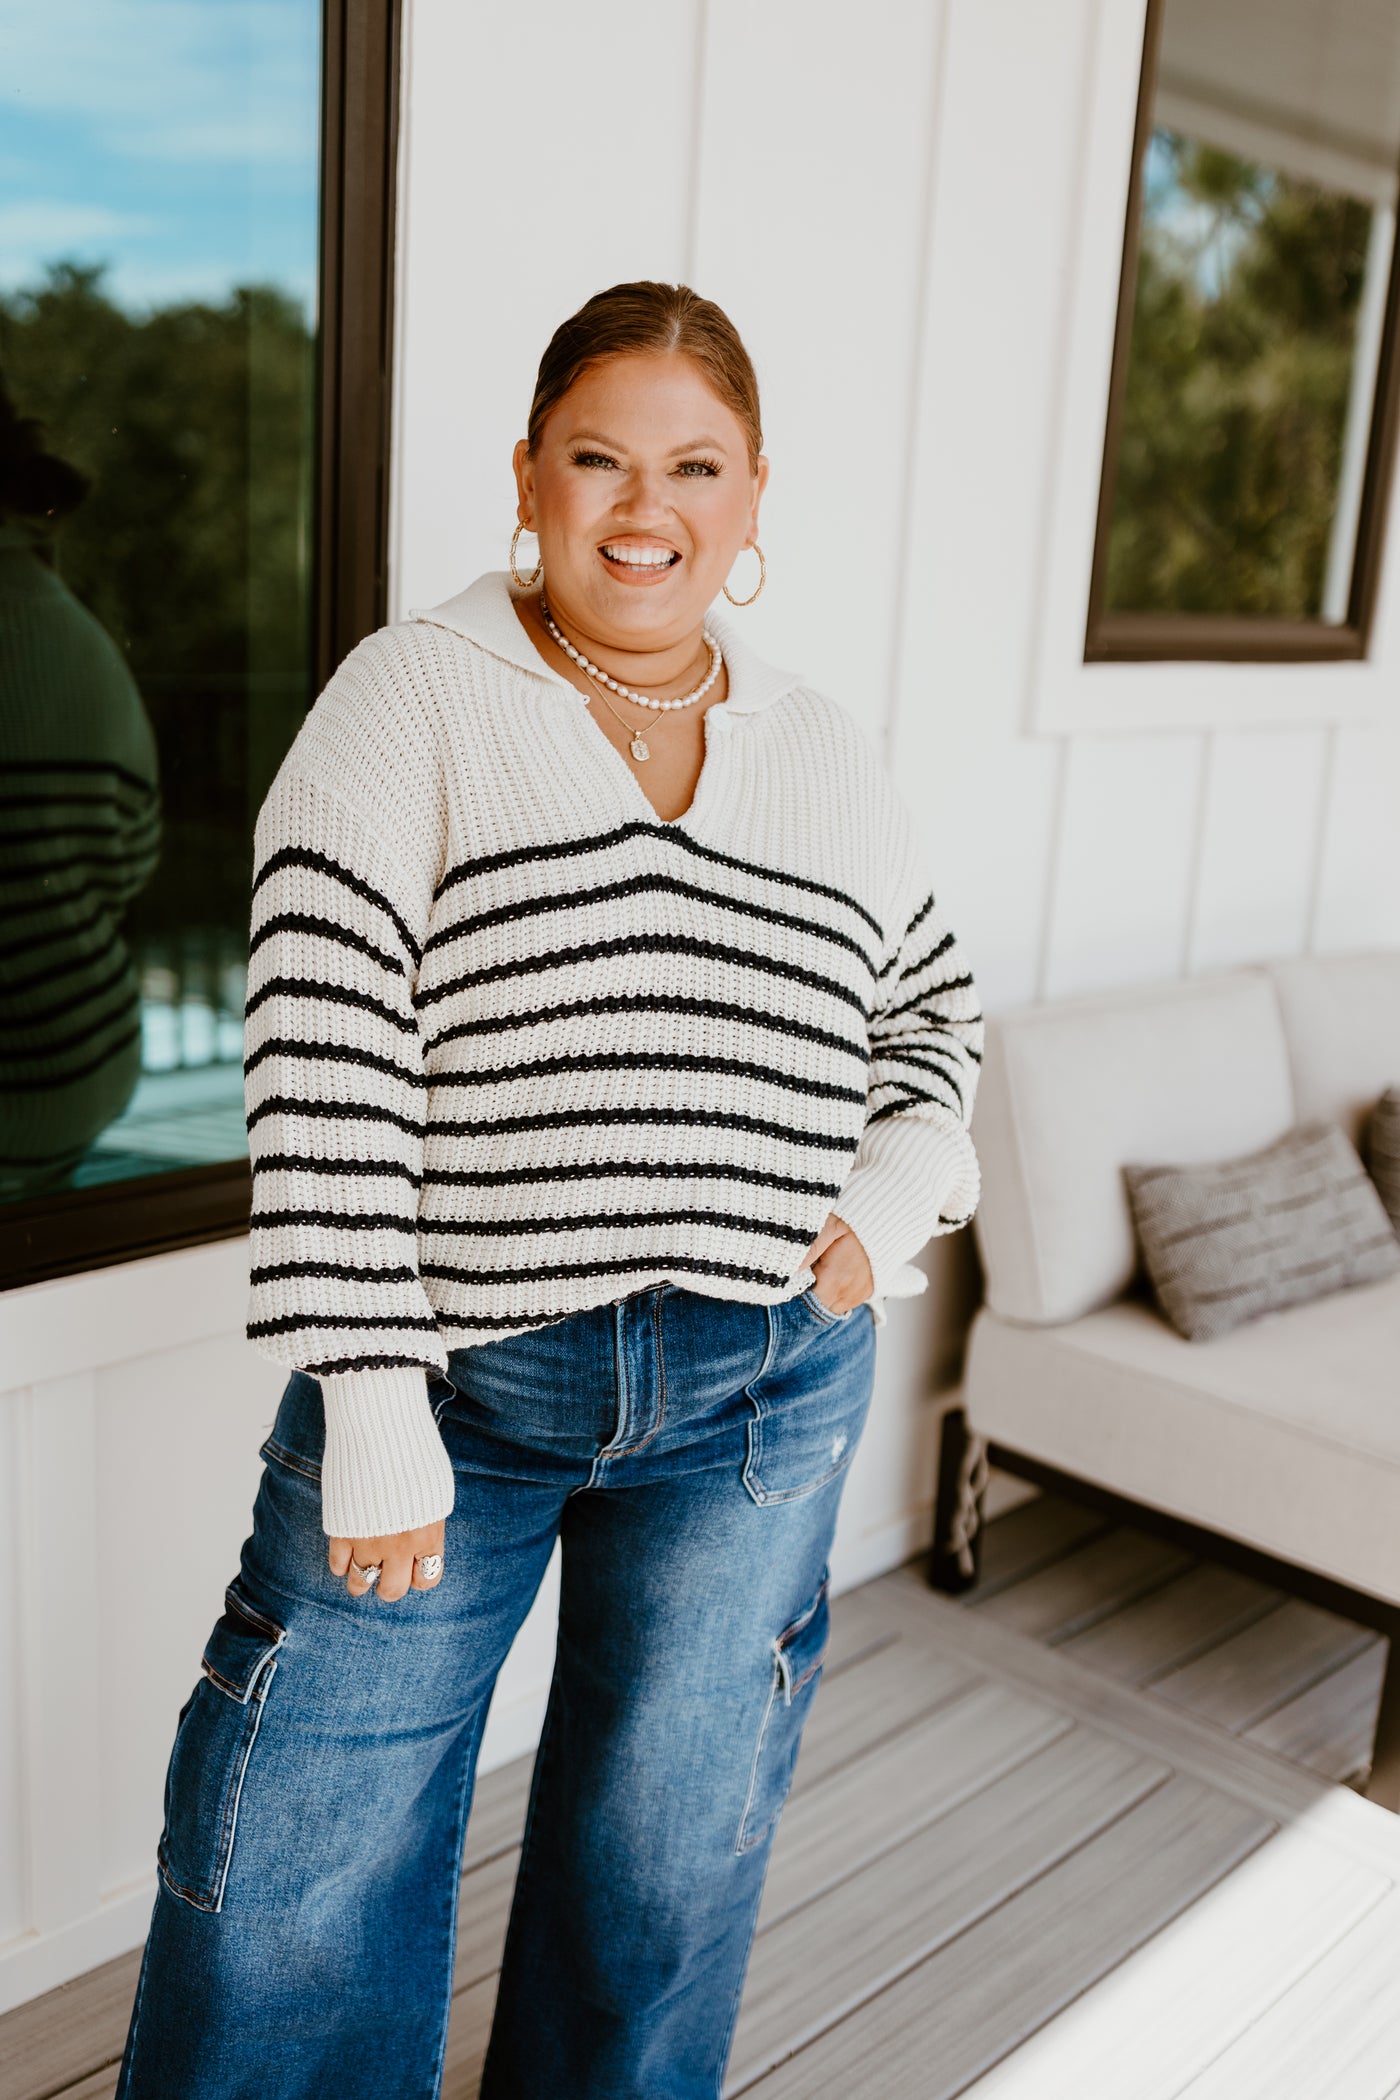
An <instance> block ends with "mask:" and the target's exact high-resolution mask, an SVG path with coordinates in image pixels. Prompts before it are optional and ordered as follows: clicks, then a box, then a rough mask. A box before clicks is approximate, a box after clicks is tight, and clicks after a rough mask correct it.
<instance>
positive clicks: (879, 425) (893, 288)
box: [695, 0, 943, 741]
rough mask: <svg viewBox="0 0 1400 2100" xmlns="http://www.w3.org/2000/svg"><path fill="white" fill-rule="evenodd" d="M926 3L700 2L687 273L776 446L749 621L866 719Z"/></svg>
mask: <svg viewBox="0 0 1400 2100" xmlns="http://www.w3.org/2000/svg"><path fill="white" fill-rule="evenodd" d="M942 17H943V7H942V5H941V4H933V5H926V6H921V7H917V8H911V7H909V6H907V5H905V4H904V0H874V4H872V5H869V6H866V7H864V8H862V9H861V10H860V12H859V13H858V14H853V13H852V12H851V10H850V8H849V7H848V6H845V5H843V4H841V0H769V4H767V5H765V6H764V7H761V8H755V7H753V6H751V5H748V4H746V0H709V6H708V9H707V25H708V44H707V50H706V57H705V89H706V91H705V106H704V114H703V125H702V136H701V146H700V169H701V190H700V195H699V198H698V199H697V203H696V246H695V277H696V284H697V287H698V288H699V289H700V290H702V291H704V292H706V293H708V294H709V295H710V296H711V297H713V298H715V299H717V300H718V301H719V302H720V304H721V305H722V306H723V307H724V308H725V309H726V311H727V312H728V313H729V314H730V315H731V316H732V318H733V319H734V321H735V323H736V325H737V326H738V327H739V329H740V330H741V332H742V334H743V336H744V338H745V341H746V342H747V344H748V346H749V349H750V352H751V353H752V355H753V358H754V362H755V365H756V366H757V369H758V376H759V385H760V387H761V389H762V390H763V409H764V449H765V451H766V453H767V454H768V457H769V458H770V460H771V461H772V479H771V482H770V485H769V492H768V495H767V497H766V498H765V502H764V529H763V543H764V552H765V555H766V556H767V558H768V569H769V582H768V586H767V589H766V591H765V594H764V597H763V598H762V599H761V600H760V602H759V603H758V604H757V605H756V606H754V608H753V609H752V612H750V613H747V614H745V615H744V616H743V618H744V622H745V629H746V632H748V633H749V634H750V635H751V636H752V638H753V641H754V643H755V645H756V646H757V647H758V648H760V649H762V650H764V651H765V652H766V653H768V654H770V655H771V656H773V657H774V658H775V659H776V660H777V661H778V662H779V663H785V664H790V665H792V667H793V668H794V669H798V670H801V671H804V672H806V673H807V674H808V675H809V676H810V677H811V678H812V679H813V681H814V682H815V683H816V684H818V685H820V686H822V687H824V688H825V689H826V690H827V691H829V692H831V693H832V694H833V695H834V696H835V697H836V698H837V699H838V700H840V701H841V702H842V704H843V705H844V706H846V707H847V708H849V709H850V710H851V712H852V713H853V714H855V715H856V716H857V717H858V718H859V719H860V720H861V721H862V723H863V724H864V726H865V727H866V729H867V730H868V732H869V733H870V734H871V736H872V737H874V738H875V739H876V740H877V741H878V740H879V738H880V735H881V731H882V728H883V724H884V721H885V717H886V713H887V710H888V706H889V690H888V686H889V673H890V664H891V654H892V649H893V644H894V632H893V621H894V612H895V606H896V603H897V599H898V592H899V578H900V565H901V560H902V556H903V549H902V547H901V544H900V540H901V532H900V526H901V520H902V517H903V514H904V508H905V490H906V486H907V478H908V475H909V473H910V471H911V466H912V461H911V455H910V445H909V408H910V400H911V395H912V389H913V383H914V358H915V354H916V339H917V334H918V325H919V317H920V311H921V302H922V286H923V268H924V255H923V252H922V248H923V244H924V240H925V227H926V211H925V199H926V194H927V185H928V179H929V163H930V154H931V151H932V145H933V138H934V128H933V124H932V115H933V110H934V107H935V102H936V96H937V88H938V79H937V59H938V53H939V45H940V36H939V31H940V27H941V23H942ZM750 568H751V563H750V562H749V561H747V560H746V561H744V562H742V563H741V564H740V565H739V568H738V571H737V575H738V577H739V578H740V579H745V578H747V577H748V575H749V573H750ZM750 587H751V586H750V585H748V584H747V583H746V582H744V581H742V580H741V581H740V582H739V585H738V588H739V591H740V592H741V594H742V593H743V592H745V591H746V590H747V589H748V588H750Z"/></svg>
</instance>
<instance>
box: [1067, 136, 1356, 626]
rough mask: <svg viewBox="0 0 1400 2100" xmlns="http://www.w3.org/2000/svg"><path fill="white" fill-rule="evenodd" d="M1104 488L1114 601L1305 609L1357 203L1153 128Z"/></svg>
mask: <svg viewBox="0 0 1400 2100" xmlns="http://www.w3.org/2000/svg"><path fill="white" fill-rule="evenodd" d="M1153 152H1154V156H1157V157H1159V158H1158V159H1157V167H1158V168H1161V167H1163V166H1164V165H1165V167H1166V168H1167V170H1168V171H1169V174H1170V180H1169V181H1166V182H1163V183H1162V185H1161V192H1162V194H1163V195H1164V196H1165V197H1166V199H1167V200H1168V203H1169V205H1170V207H1171V208H1170V209H1160V208H1159V209H1157V210H1151V209H1149V210H1148V211H1147V212H1145V213H1144V224H1143V230H1142V244H1141V251H1140V259H1139V263H1138V279H1137V288H1136V299H1135V305H1134V312H1133V327H1132V340H1131V350H1130V357H1129V365H1128V378H1127V387H1126V393H1125V401H1124V413H1123V422H1122V430H1121V439H1120V447H1119V458H1118V475H1117V483H1116V487H1115V491H1114V508H1113V520H1112V529H1111V537H1110V541H1109V561H1108V579H1107V603H1108V606H1109V609H1110V610H1112V611H1116V612H1196V613H1234V614H1242V615H1251V616H1272V617H1276V618H1291V619H1306V618H1316V617H1317V615H1318V613H1319V612H1320V609H1321V603H1322V591H1323V584H1324V579H1325V574H1326V567H1327V552H1328V540H1329V534H1330V530H1331V525H1332V516H1333V511H1334V508H1335V503H1336V494H1337V481H1338V473H1339V466H1340V459H1341V448H1342V439H1343V433H1344V429H1345V423H1346V414H1347V401H1348V394H1349V389H1350V383H1351V369H1352V358H1353V352H1354V347H1355V337H1356V316H1357V309H1358V305H1359V301H1360V295H1361V289H1362V281H1363V278H1364V274H1365V263H1366V248H1367V240H1368V236H1369V232H1370V218H1371V214H1370V209H1369V207H1368V206H1367V205H1365V204H1362V203H1359V202H1358V201H1356V200H1355V199H1353V198H1349V197H1342V196H1337V195H1334V194H1331V193H1329V192H1326V191H1323V190H1320V189H1318V188H1316V187H1314V186H1313V185H1311V184H1309V183H1304V182H1297V181H1294V180H1292V179H1291V178H1290V177H1287V176H1283V175H1277V174H1274V173H1271V172H1270V171H1268V170H1266V169H1262V168H1259V167H1255V166H1251V165H1250V164H1249V163H1248V162H1245V161H1241V160H1237V159H1235V158H1234V157H1233V156H1232V155H1230V154H1227V153H1223V152H1220V151H1218V150H1217V149H1216V148H1213V147H1209V146H1203V145H1199V144H1197V143H1195V142H1194V141H1191V140H1188V139H1183V138H1179V137H1176V136H1175V135H1173V134H1170V133H1164V132H1159V133H1158V134H1157V135H1156V137H1155V139H1154V142H1153Z"/></svg>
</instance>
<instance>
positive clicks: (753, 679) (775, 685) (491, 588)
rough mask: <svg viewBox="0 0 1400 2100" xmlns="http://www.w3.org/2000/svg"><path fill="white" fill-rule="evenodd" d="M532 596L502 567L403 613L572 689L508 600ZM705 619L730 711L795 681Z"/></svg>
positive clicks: (760, 701)
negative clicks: (720, 660)
mask: <svg viewBox="0 0 1400 2100" xmlns="http://www.w3.org/2000/svg"><path fill="white" fill-rule="evenodd" d="M533 595H534V593H533V591H531V590H528V589H527V590H521V589H519V588H518V586H517V585H516V584H514V583H512V581H511V579H510V576H509V574H508V573H507V572H506V570H504V569H491V570H488V571H487V573H486V574H485V575H484V576H478V577H477V579H476V582H475V583H471V584H468V586H467V588H466V589H465V590H464V591H459V592H458V593H457V595H456V597H455V598H445V599H444V600H443V602H442V604H441V605H433V606H429V607H427V608H425V609H422V610H419V609H417V608H412V609H410V611H409V615H408V616H409V618H410V620H426V621H429V622H430V623H431V624H432V625H433V626H435V627H446V628H449V629H450V630H451V632H452V633H453V634H460V635H463V636H464V637H465V638H466V640H467V641H469V642H476V643H477V644H478V645H479V646H480V647H481V648H483V649H487V650H489V651H490V652H491V654H492V655H493V656H499V657H502V658H504V660H505V661H506V662H507V663H509V664H515V665H517V666H518V667H519V668H520V669H521V670H522V671H528V672H530V673H531V675H532V676H534V677H536V678H544V679H547V680H549V681H550V682H551V683H553V684H554V685H559V686H562V687H563V688H564V690H565V692H567V693H576V691H577V688H576V687H574V686H572V685H570V683H569V681H568V679H567V678H564V677H561V676H560V674H559V673H558V672H557V671H552V670H551V669H550V667H549V665H548V664H547V663H546V662H545V660H544V658H543V657H542V656H541V655H540V653H539V651H538V650H537V649H536V648H535V646H534V643H533V642H532V641H531V640H530V637H529V635H528V634H526V632H525V629H524V628H523V627H522V626H521V624H520V621H519V619H518V617H517V615H516V611H515V605H514V602H513V601H514V600H515V599H517V598H528V597H532V596H533ZM705 624H706V626H707V627H708V628H709V629H710V631H711V633H712V634H713V635H714V637H715V639H716V641H717V642H718V643H719V645H720V648H721V649H722V650H723V651H724V662H725V668H726V670H727V671H728V673H729V695H728V699H727V700H726V701H725V703H724V704H725V706H726V707H727V708H728V709H729V710H730V711H731V712H732V713H734V714H743V715H749V714H757V713H758V712H759V710H760V709H761V708H765V707H768V706H769V705H771V703H772V702H773V701H774V700H777V699H779V698H780V697H781V695H782V694H784V693H790V692H792V691H794V690H795V688H796V687H798V686H800V685H801V683H802V680H801V679H800V678H799V677H798V676H797V674H796V673H795V672H793V671H783V670H780V669H779V668H778V666H777V665H776V664H770V663H767V662H765V661H764V659H763V658H762V657H761V656H756V655H755V654H754V652H753V650H752V649H750V647H749V646H748V643H747V642H744V641H741V640H740V638H739V636H738V635H737V634H736V632H735V630H734V624H733V622H732V621H730V620H729V619H727V618H726V617H725V616H724V615H723V614H721V613H717V612H714V611H710V612H709V613H707V614H706V616H705Z"/></svg>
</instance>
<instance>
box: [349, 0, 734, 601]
mask: <svg viewBox="0 0 1400 2100" xmlns="http://www.w3.org/2000/svg"><path fill="white" fill-rule="evenodd" d="M697 5H698V0H673V4H672V5H670V6H667V7H655V6H649V5H645V4H643V0H615V4H614V5H611V6H610V7H609V8H608V10H607V13H606V15H605V16H600V15H599V14H597V13H596V12H595V11H594V10H593V9H590V8H586V7H577V6H569V5H567V4H564V0H540V4H538V5H533V6H531V7H529V8H521V9H511V8H493V7H460V6H457V5H455V4H454V0H414V5H413V6H412V8H411V10H410V16H409V25H408V45H407V49H406V52H405V67H404V83H405V84H404V98H405V99H404V108H403V139H404V186H405V193H404V198H403V202H402V204H401V207H400V232H399V239H400V242H401V244H402V267H401V277H400V301H399V315H398V333H399V342H398V356H397V360H396V371H397V396H398V413H397V418H396V473H395V481H396V490H397V499H398V500H397V520H396V534H395V550H396V554H397V559H396V560H395V562H394V564H393V576H392V580H391V592H392V599H391V602H392V606H393V609H394V617H400V616H401V615H402V613H403V612H404V611H406V610H407V609H408V607H410V606H413V605H431V604H435V603H436V602H438V601H439V600H441V599H443V598H445V597H448V596H450V595H451V594H452V593H453V592H454V591H458V590H461V589H462V587H463V585H464V584H466V583H469V582H470V581H471V579H472V578H473V577H474V576H477V575H479V574H480V573H481V572H482V570H484V569H503V568H504V567H505V565H506V555H507V552H508V549H509V545H510V536H511V533H512V532H513V530H514V528H515V501H516V499H515V481H514V477H513V475H512V473H511V465H510V455H511V449H512V447H513V446H514V444H515V441H516V439H517V438H518V437H521V436H523V435H524V431H525V423H526V418H527V416H528V413H529V407H530V396H531V393H532V391H533V388H534V380H535V371H536V367H537V366H538V364H539V359H540V353H541V351H542V350H543V349H544V346H545V344H546V342H547V341H548V340H549V337H550V335H551V334H552V333H553V331H554V329H555V328H556V327H557V326H558V324H559V322H560V321H562V320H564V319H565V317H566V316H567V315H568V314H570V313H572V312H573V311H574V310H575V309H576V308H577V307H578V306H580V305H581V304H582V303H583V301H584V300H585V299H586V298H587V297H588V296H589V294H590V293H592V292H595V291H598V290H600V289H601V287H602V286H604V285H608V284H613V283H616V282H618V281H619V280H621V279H624V278H634V277H662V278H668V279H675V278H677V277H679V275H680V273H681V269H682V265H683V263H684V260H685V251H686V245H687V229H688V226H689V221H690V210H691V199H690V181H691V171H692V164H693V154H692V123H693V104H694V97H693V94H692V90H691V84H692V78H693V74H694V61H695V39H696V9H697ZM533 545H534V542H533V541H528V542H526V543H524V546H523V547H522V558H523V556H524V553H525V551H526V549H527V548H529V547H533Z"/></svg>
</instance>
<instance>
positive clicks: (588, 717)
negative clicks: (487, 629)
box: [511, 600, 729, 831]
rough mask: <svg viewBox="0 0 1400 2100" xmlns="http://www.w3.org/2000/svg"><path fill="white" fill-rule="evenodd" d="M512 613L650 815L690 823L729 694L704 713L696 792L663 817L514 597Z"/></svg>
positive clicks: (662, 822) (666, 823) (658, 820)
mask: <svg viewBox="0 0 1400 2100" xmlns="http://www.w3.org/2000/svg"><path fill="white" fill-rule="evenodd" d="M511 616H512V618H513V619H514V621H515V624H516V626H517V627H518V628H519V629H520V632H521V635H522V637H523V638H524V640H525V641H527V642H528V643H529V645H530V650H531V653H532V654H533V655H534V656H535V657H536V658H537V660H538V662H539V667H540V672H541V674H542V675H543V676H544V677H546V678H548V679H549V681H550V683H551V684H552V685H557V686H561V687H562V688H563V690H564V691H565V692H566V693H567V694H568V695H569V697H570V698H571V699H572V700H574V701H575V702H576V703H577V705H578V708H579V711H580V713H581V715H582V716H583V718H584V720H585V721H586V723H587V725H588V733H589V734H590V735H591V736H595V737H596V738H597V739H598V741H599V742H600V743H601V744H602V745H603V747H604V749H605V750H606V751H607V752H609V753H610V754H611V756H612V758H613V759H614V761H615V762H616V764H617V765H618V766H619V767H620V768H621V771H622V774H623V777H624V779H625V780H626V782H627V784H628V786H629V787H630V788H631V790H632V793H633V795H634V796H635V797H636V799H637V800H638V801H639V802H640V803H641V804H642V806H643V807H644V808H645V810H646V812H647V815H648V816H649V817H650V818H651V821H652V823H653V824H655V825H657V826H658V827H659V828H660V829H661V830H663V831H674V830H676V829H677V828H678V827H679V826H680V825H683V824H688V823H689V822H690V819H691V818H692V817H693V816H694V815H695V813H696V811H697V810H698V809H699V807H700V804H701V801H702V800H703V798H704V793H705V781H706V777H707V775H708V774H709V772H710V767H711V761H712V759H714V758H715V757H716V756H717V751H716V750H712V749H711V746H710V716H711V715H712V714H715V713H716V712H717V711H718V710H719V709H720V708H724V707H727V706H728V705H729V700H728V697H727V696H726V698H725V699H723V700H717V701H716V702H715V703H714V705H713V706H711V707H707V708H706V709H705V712H704V714H703V716H702V717H701V720H702V721H703V722H704V724H705V731H704V737H705V748H704V752H703V755H702V757H701V760H700V772H699V775H698V777H697V779H696V782H695V793H694V794H693V795H692V796H691V798H690V801H689V803H688V804H687V805H686V807H685V808H684V809H683V810H682V811H681V813H680V815H679V816H678V817H663V816H662V814H661V812H660V810H659V809H658V808H657V807H656V804H655V803H654V802H653V801H652V799H651V797H650V795H649V794H648V793H647V791H646V789H645V788H644V787H643V786H642V783H641V782H640V780H638V778H637V776H636V774H635V773H634V772H633V771H632V768H631V767H630V766H629V765H628V763H627V761H626V759H625V758H624V757H623V755H622V753H621V752H620V751H619V750H618V748H617V745H616V744H615V743H614V742H613V740H612V738H611V737H610V736H609V735H608V733H607V731H606V730H605V729H604V728H603V727H602V725H601V724H600V723H599V722H598V721H597V720H596V719H595V717H594V715H593V713H592V706H593V702H592V697H591V695H589V694H588V693H585V692H584V691H583V690H582V689H581V688H580V687H579V686H576V685H574V684H573V683H572V682H571V681H570V680H569V679H567V678H565V677H564V675H563V673H562V672H560V671H556V670H555V668H554V666H553V664H552V663H550V661H549V659H548V657H546V656H545V654H544V652H543V651H542V650H541V648H540V645H539V643H538V642H537V641H536V640H535V637H534V635H533V634H532V633H531V631H530V629H529V627H527V626H526V624H525V622H524V621H523V620H522V619H521V617H520V614H519V612H518V610H516V607H515V601H514V600H512V602H511ZM728 669H729V666H728V664H727V663H726V665H725V671H726V675H727V674H728Z"/></svg>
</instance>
